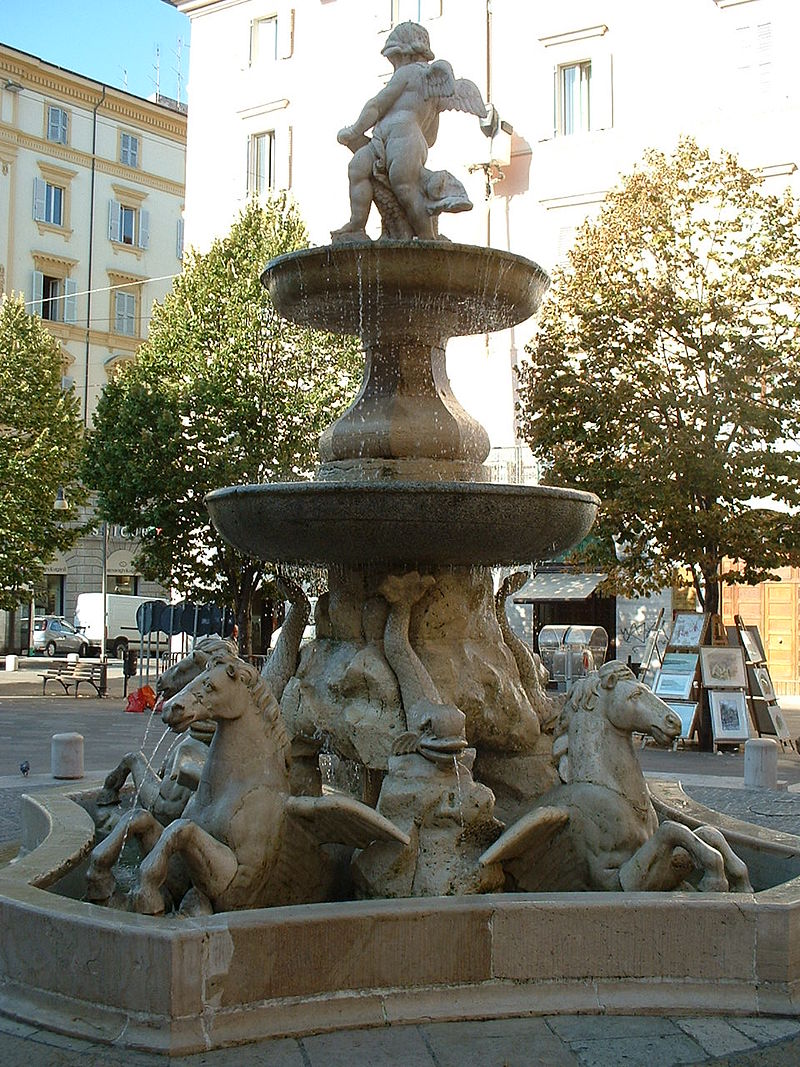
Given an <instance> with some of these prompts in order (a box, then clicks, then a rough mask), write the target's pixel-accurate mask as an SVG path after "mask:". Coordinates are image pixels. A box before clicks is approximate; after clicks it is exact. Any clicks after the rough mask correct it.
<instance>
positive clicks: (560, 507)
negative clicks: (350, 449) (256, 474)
mask: <svg viewBox="0 0 800 1067" xmlns="http://www.w3.org/2000/svg"><path fill="white" fill-rule="evenodd" d="M598 504H599V501H598V498H597V497H596V496H594V494H592V493H585V492H582V491H580V490H575V489H560V488H556V487H552V486H523V485H499V484H494V483H475V482H420V483H408V482H403V483H399V482H371V483H366V482H350V483H345V482H337V483H324V482H288V483H274V484H266V485H238V486H230V487H228V488H225V489H216V490H214V492H212V493H209V494H208V496H207V497H206V505H207V507H208V510H209V512H210V513H211V519H212V521H213V523H214V525H215V527H216V528H217V530H218V531H219V532H220V533H221V534H222V536H223V537H224V538H225V539H226V540H227V541H229V542H230V543H231V544H232V545H233V546H234V547H235V548H237V549H238V550H239V551H240V552H243V553H245V554H246V555H250V556H257V557H258V558H259V559H265V560H269V561H270V562H274V563H287V562H294V563H300V562H303V563H319V564H333V565H337V564H338V565H345V566H356V567H359V566H363V565H364V561H365V560H368V561H369V562H370V563H371V564H372V563H404V564H406V563H407V564H413V565H425V564H430V565H435V564H439V565H453V566H474V565H486V566H489V565H493V564H498V565H500V564H509V565H510V564H515V563H530V562H532V561H535V560H540V559H550V558H552V557H553V556H556V555H558V554H559V553H561V552H565V551H567V550H568V549H570V548H571V547H572V546H573V545H575V544H577V543H578V542H579V541H581V540H582V539H583V538H584V537H585V536H586V534H587V533H588V532H589V530H590V528H591V526H592V523H593V522H594V518H595V515H596V513H597V507H598Z"/></svg>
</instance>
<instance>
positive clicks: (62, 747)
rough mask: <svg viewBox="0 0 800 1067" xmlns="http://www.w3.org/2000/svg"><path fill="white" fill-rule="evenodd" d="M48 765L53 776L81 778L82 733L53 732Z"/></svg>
mask: <svg viewBox="0 0 800 1067" xmlns="http://www.w3.org/2000/svg"><path fill="white" fill-rule="evenodd" d="M50 766H51V770H52V774H53V777H54V778H83V735H82V734H53V737H52V740H51V742H50Z"/></svg>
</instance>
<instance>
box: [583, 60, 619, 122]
mask: <svg viewBox="0 0 800 1067" xmlns="http://www.w3.org/2000/svg"><path fill="white" fill-rule="evenodd" d="M613 125H614V83H613V81H612V62H611V53H606V54H603V53H600V54H599V55H593V56H592V73H591V78H590V81H589V129H591V130H610V129H611V127H612V126H613Z"/></svg>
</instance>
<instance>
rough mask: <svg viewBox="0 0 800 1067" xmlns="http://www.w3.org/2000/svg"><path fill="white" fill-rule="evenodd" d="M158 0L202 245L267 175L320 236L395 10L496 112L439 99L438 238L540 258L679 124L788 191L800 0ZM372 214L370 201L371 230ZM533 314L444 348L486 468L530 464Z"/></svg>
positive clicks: (649, 615)
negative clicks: (449, 199)
mask: <svg viewBox="0 0 800 1067" xmlns="http://www.w3.org/2000/svg"><path fill="white" fill-rule="evenodd" d="M172 2H173V3H174V4H175V6H176V7H178V8H179V10H181V11H183V12H184V13H186V14H187V15H189V16H190V18H191V41H192V48H191V62H190V73H189V88H190V93H191V99H192V110H191V114H190V116H189V128H188V144H187V200H186V235H187V241H188V242H189V243H191V244H194V245H196V246H198V247H199V248H201V249H204V248H207V247H208V245H209V244H210V243H211V241H212V240H213V238H214V237H216V236H218V235H220V234H222V233H224V232H226V231H227V230H228V228H229V227H230V225H231V223H232V221H233V219H234V218H235V216H236V214H237V213H238V211H239V210H240V209H241V208H242V207H243V206H244V204H245V202H246V200H247V198H248V197H249V196H251V195H254V194H255V195H258V194H259V193H261V192H263V191H264V190H266V189H267V188H269V187H271V186H275V187H281V188H288V189H290V190H291V191H292V193H293V194H294V196H295V198H296V200H297V202H298V204H299V206H300V209H301V212H302V214H303V217H304V218H305V219H306V221H307V223H308V226H309V230H310V235H311V239H312V241H313V242H314V243H317V244H324V243H327V241H328V240H329V233H330V231H331V230H332V229H336V228H337V227H339V226H341V225H342V224H343V222H344V221H345V220H346V218H347V216H348V197H347V163H348V160H349V152H348V150H347V149H346V148H344V147H342V146H341V145H339V144H338V143H337V140H336V134H337V131H338V130H339V129H340V128H341V127H343V126H345V125H347V124H349V123H352V122H353V121H354V120H355V119H356V117H357V116H358V114H359V112H360V111H361V108H362V106H363V105H364V103H365V101H366V99H367V98H368V97H369V96H371V95H373V94H374V93H375V92H376V91H377V90H378V89H379V88H380V87H381V85H382V84H385V82H386V81H387V80H388V78H389V76H390V74H391V69H390V66H389V64H388V62H387V61H386V60H385V59H384V58H383V57H382V56H381V54H380V53H381V49H382V48H383V45H384V44H385V41H386V38H387V35H388V33H389V32H390V31H391V29H392V26H393V25H395V24H396V23H397V22H400V21H403V20H406V19H411V20H413V21H418V22H421V23H422V24H423V25H424V26H425V27H426V29H427V30H428V32H429V35H430V39H431V46H432V50H433V52H434V53H435V54H436V56H437V58H444V59H447V60H448V61H449V62H450V63H451V64H452V66H453V68H454V71H455V74H456V77H468V78H471V79H472V80H473V81H475V82H476V83H477V84H478V86H479V88H480V90H481V92H482V94H483V96H484V98H485V99H486V100H487V101H488V102H490V103H491V104H493V105H494V107H495V108H496V110H497V114H498V116H499V119H500V120H502V123H504V124H505V126H503V125H501V126H500V127H499V130H498V133H497V135H496V136H494V137H492V138H489V137H486V136H484V135H483V133H482V132H481V131H480V129H479V126H478V123H477V122H475V120H474V118H472V117H471V116H467V115H463V114H458V113H456V112H446V113H445V114H443V115H442V120H441V126H440V134H439V139H438V141H437V144H436V146H435V148H434V150H433V151H432V153H431V162H430V166H431V167H432V168H436V167H437V166H446V167H447V168H448V169H449V170H451V171H452V172H453V173H455V174H456V176H457V177H458V178H459V179H460V180H461V181H462V182H463V183H464V185H465V186H466V188H467V190H468V192H469V194H470V196H471V199H472V201H473V203H474V205H475V207H474V210H473V211H471V212H469V213H464V214H458V215H443V216H442V217H441V220H440V221H441V231H442V233H444V234H445V235H446V236H447V237H449V238H451V239H452V240H456V241H464V242H467V243H474V244H480V245H486V244H488V245H492V246H494V247H497V248H502V249H507V250H509V251H512V252H517V253H520V254H522V255H525V256H528V257H530V258H532V259H534V260H536V261H537V262H538V263H540V264H541V265H542V266H543V267H544V268H545V269H546V270H548V271H549V270H552V268H553V267H554V266H556V265H557V264H558V263H560V262H562V261H563V260H564V259H565V257H566V254H567V252H568V250H569V248H570V246H571V243H572V241H573V239H574V235H575V232H576V230H577V228H578V227H579V226H580V225H581V224H582V222H583V221H584V220H585V219H586V218H587V217H595V216H596V215H597V213H598V212H599V211H600V209H601V207H602V204H603V202H604V199H605V197H606V195H607V193H608V192H609V190H610V189H612V188H613V187H614V186H615V185H616V184H617V183H618V181H619V177H620V175H621V174H625V173H628V172H630V170H631V169H632V168H633V166H634V165H635V163H636V162H637V161H638V160H639V159H640V158H641V156H642V153H643V152H644V150H645V149H647V148H649V147H655V148H659V149H663V150H665V151H670V150H672V149H673V148H674V147H675V145H676V144H677V141H678V139H679V138H680V136H681V135H692V136H694V137H695V138H696V140H697V141H698V143H700V144H701V145H704V146H707V147H708V148H710V149H711V150H712V151H716V150H718V149H727V150H730V151H732V152H734V153H735V154H737V155H738V157H739V159H740V160H741V162H742V163H743V164H744V165H746V166H748V167H750V168H751V169H753V170H754V171H757V172H759V173H760V174H762V175H763V176H764V179H765V187H766V188H767V189H768V190H769V191H773V192H779V191H781V190H782V189H783V188H785V187H786V186H787V185H790V186H792V187H793V188H794V190H795V192H800V173H798V163H800V84H799V83H798V80H797V78H796V74H795V66H796V60H795V56H794V48H795V42H796V41H797V40H798V39H800V4H798V3H797V0H650V2H649V3H641V0H562V2H561V3H558V4H544V3H532V2H530V0H172ZM508 127H511V128H512V130H513V132H511V133H509V132H508ZM377 223H378V220H377V218H376V217H375V216H374V214H373V219H372V230H371V232H372V234H373V235H377V232H378V225H377ZM530 330H531V325H530V324H527V325H525V326H521V327H517V328H516V329H515V330H510V331H506V332H504V333H500V334H493V335H491V336H483V337H473V338H462V339H456V340H454V341H452V342H451V343H450V346H449V348H448V372H449V375H450V379H451V382H452V384H453V389H454V391H455V393H456V395H457V396H458V398H459V400H460V401H461V402H462V403H463V404H464V406H465V407H466V408H467V410H469V411H470V413H471V414H473V415H474V416H475V417H477V418H478V419H479V420H480V421H481V422H482V423H483V425H484V426H486V428H487V430H488V432H489V436H490V439H491V443H492V446H493V452H492V455H491V456H490V466H491V468H492V471H493V476H495V472H497V474H496V476H497V477H502V470H503V469H506V470H509V471H512V470H513V471H516V472H519V471H521V470H527V468H528V464H527V463H526V459H525V453H524V449H523V447H522V443H521V442H520V441H519V439H518V436H517V427H516V424H515V415H514V383H515V376H514V368H515V366H516V365H517V363H518V361H519V359H520V358H521V355H522V352H523V349H524V346H525V343H526V342H527V341H528V339H529V337H530ZM793 575H794V572H792V575H789V574H787V576H786V578H787V579H789V578H792V576H793ZM792 580H793V578H792ZM788 584H791V582H789V583H788ZM782 587H783V588H788V585H787V584H786V583H783V586H782ZM795 593H796V590H795ZM743 595H746V594H743ZM764 596H766V593H764ZM726 597H727V598H728V599H726V602H725V604H726V606H725V611H726V613H727V614H731V611H732V604H733V601H732V600H731V599H730V597H729V596H728V594H727V593H726ZM796 599H797V598H796V595H795V600H796ZM682 606H684V605H682ZM661 607H665V615H666V617H667V619H669V617H670V615H671V599H670V596H669V594H668V593H667V594H666V595H665V596H664V597H661V598H658V599H655V600H653V601H652V602H651V603H650V604H649V605H647V606H646V607H644V608H643V606H642V604H641V603H636V604H634V603H631V602H625V603H624V604H623V607H622V609H621V610H622V612H623V614H622V615H621V616H620V618H619V619H618V624H617V632H618V635H619V634H628V635H629V638H625V640H624V641H623V644H622V645H621V646H620V647H619V648H618V650H617V651H618V654H620V655H621V656H622V657H623V658H627V656H628V655H631V656H632V658H633V659H636V658H639V657H640V654H641V650H642V648H643V646H644V643H645V640H646V635H647V632H648V628H649V627H650V626H651V625H652V624H653V623H654V622H655V619H656V618H657V616H658V610H659V609H660V608H661ZM762 614H763V613H762ZM748 621H756V620H754V619H753V620H750V619H748ZM761 622H762V625H764V626H765V627H767V626H768V620H767V617H766V616H764V617H763V618H762V619H761ZM790 625H791V627H793V633H794V637H793V646H792V647H793V649H794V652H793V653H792V656H790V657H789V658H790V660H791V662H787V663H786V666H785V669H784V668H781V669H780V671H779V670H778V669H777V661H776V663H775V666H776V677H780V675H781V673H785V677H786V678H787V679H794V680H795V682H796V680H797V678H798V676H800V640H798V633H797V630H798V622H797V612H796V610H795V611H794V615H793V618H792V621H791V623H790ZM637 653H638V654H639V655H638V656H637ZM787 684H788V682H787Z"/></svg>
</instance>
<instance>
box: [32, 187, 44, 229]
mask: <svg viewBox="0 0 800 1067" xmlns="http://www.w3.org/2000/svg"><path fill="white" fill-rule="evenodd" d="M46 200H47V182H46V181H44V179H42V178H34V179H33V217H34V219H35V220H36V221H37V222H44V216H45V210H46Z"/></svg>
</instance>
